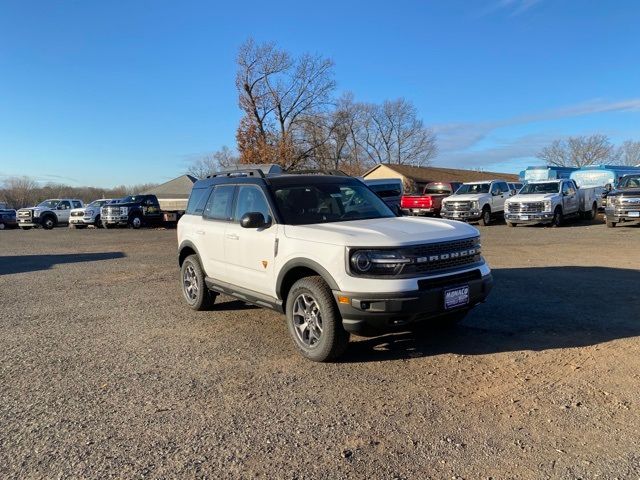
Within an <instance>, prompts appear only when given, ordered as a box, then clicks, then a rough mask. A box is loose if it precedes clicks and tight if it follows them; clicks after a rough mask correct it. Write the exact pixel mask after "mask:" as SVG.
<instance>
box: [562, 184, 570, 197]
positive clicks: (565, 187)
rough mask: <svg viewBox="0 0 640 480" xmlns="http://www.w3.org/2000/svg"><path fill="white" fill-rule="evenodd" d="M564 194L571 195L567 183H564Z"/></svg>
mask: <svg viewBox="0 0 640 480" xmlns="http://www.w3.org/2000/svg"><path fill="white" fill-rule="evenodd" d="M562 194H563V195H569V184H568V183H567V182H562Z"/></svg>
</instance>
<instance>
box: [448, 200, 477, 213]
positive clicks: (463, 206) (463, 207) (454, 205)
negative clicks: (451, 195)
mask: <svg viewBox="0 0 640 480" xmlns="http://www.w3.org/2000/svg"><path fill="white" fill-rule="evenodd" d="M445 207H446V209H447V210H453V211H456V212H460V211H467V210H471V202H463V201H459V202H455V201H452V202H446V203H445Z"/></svg>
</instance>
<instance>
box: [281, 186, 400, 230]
mask: <svg viewBox="0 0 640 480" xmlns="http://www.w3.org/2000/svg"><path fill="white" fill-rule="evenodd" d="M275 198H276V204H277V205H278V210H280V213H282V216H283V218H284V223H286V224H288V225H306V224H310V223H329V222H344V221H348V220H366V219H371V218H389V217H395V215H394V213H393V212H392V211H391V209H390V208H389V207H387V205H386V204H385V203H384V202H383V201H382V200H381V199H380V197H378V196H377V195H376V194H375V193H373V192H372V191H371V190H369V189H368V188H367V187H366V186H364V185H339V184H335V183H334V184H315V185H292V186H287V187H281V188H278V189H276V191H275Z"/></svg>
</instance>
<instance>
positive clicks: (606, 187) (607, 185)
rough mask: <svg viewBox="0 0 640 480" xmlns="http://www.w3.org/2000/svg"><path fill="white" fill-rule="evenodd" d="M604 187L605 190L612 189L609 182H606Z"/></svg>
mask: <svg viewBox="0 0 640 480" xmlns="http://www.w3.org/2000/svg"><path fill="white" fill-rule="evenodd" d="M604 189H605V190H606V191H607V192H610V191H611V190H613V185H611V184H610V183H607V184H606V185H605V186H604Z"/></svg>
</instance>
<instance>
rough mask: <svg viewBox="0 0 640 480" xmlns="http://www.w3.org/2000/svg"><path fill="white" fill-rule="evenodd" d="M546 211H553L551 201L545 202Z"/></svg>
mask: <svg viewBox="0 0 640 480" xmlns="http://www.w3.org/2000/svg"><path fill="white" fill-rule="evenodd" d="M544 211H545V212H550V211H551V200H545V201H544Z"/></svg>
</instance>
